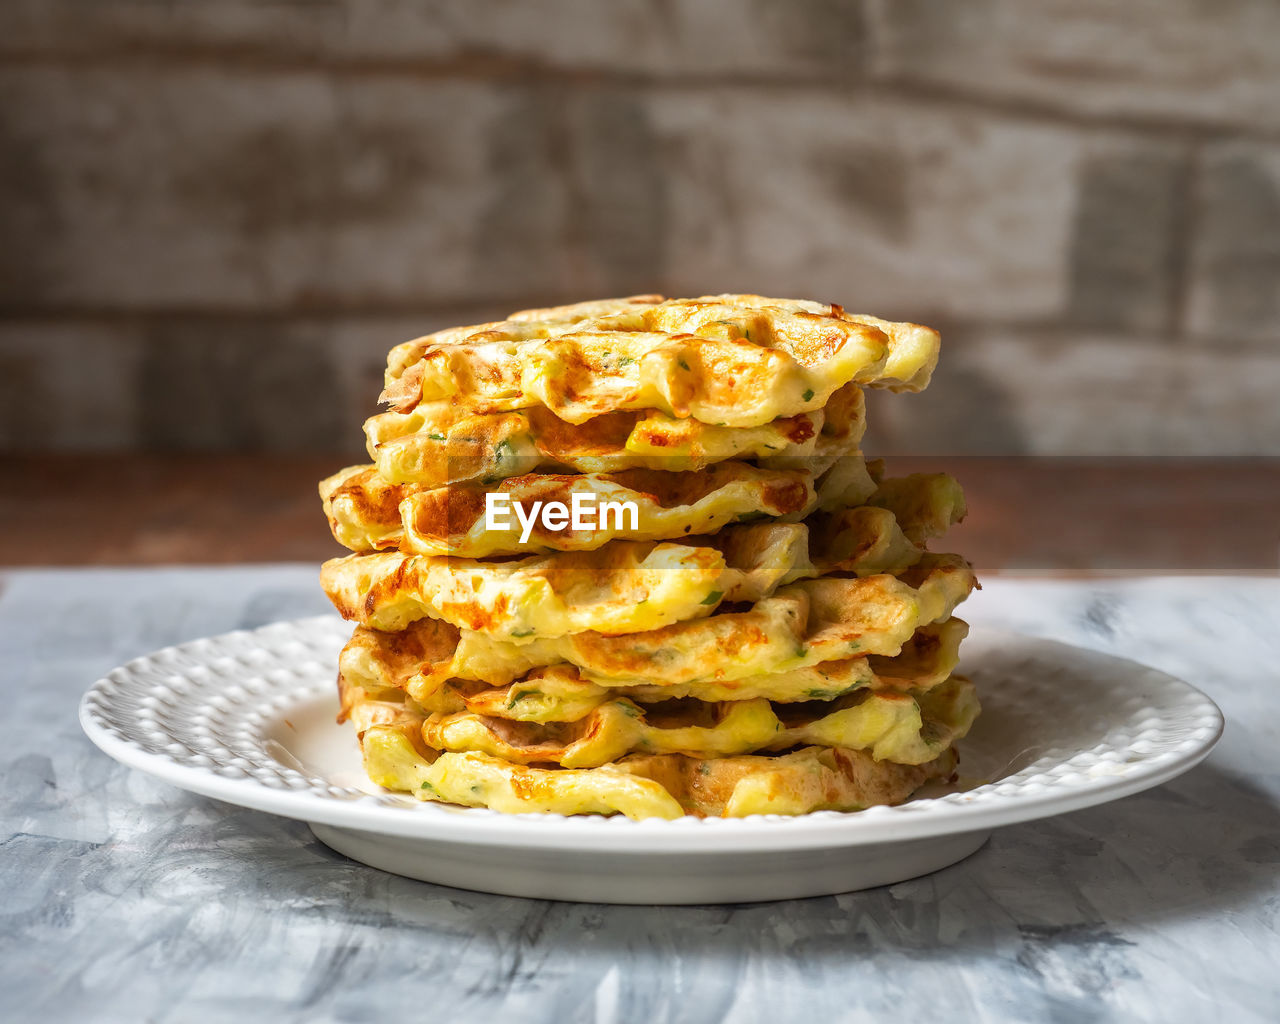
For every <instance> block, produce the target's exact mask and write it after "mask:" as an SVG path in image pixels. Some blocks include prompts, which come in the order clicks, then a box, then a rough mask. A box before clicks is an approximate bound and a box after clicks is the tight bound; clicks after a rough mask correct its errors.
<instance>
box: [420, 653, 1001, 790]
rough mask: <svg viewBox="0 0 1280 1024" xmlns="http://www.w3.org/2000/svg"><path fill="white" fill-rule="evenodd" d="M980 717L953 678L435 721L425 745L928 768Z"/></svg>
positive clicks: (535, 755) (533, 758) (583, 761)
mask: <svg viewBox="0 0 1280 1024" xmlns="http://www.w3.org/2000/svg"><path fill="white" fill-rule="evenodd" d="M977 714H978V701H977V697H976V696H975V695H974V690H973V684H972V683H970V682H969V681H968V680H967V679H963V678H962V677H960V676H955V677H953V678H952V679H950V680H948V681H947V682H945V683H943V684H941V685H939V686H936V687H934V688H932V689H931V690H929V691H928V692H927V693H924V694H919V695H912V694H907V693H899V692H897V691H888V692H874V691H871V690H860V691H857V692H856V693H853V694H850V695H849V696H847V697H842V698H840V699H839V700H835V701H809V702H805V703H796V704H779V705H778V706H777V707H776V708H775V707H774V705H772V704H770V702H769V701H767V700H763V699H755V700H739V701H729V702H725V703H708V702H705V701H699V700H694V699H686V700H668V701H662V702H659V703H657V704H649V705H641V704H637V703H636V702H634V701H632V700H631V699H629V698H626V697H614V698H612V699H610V700H607V701H605V702H603V703H601V704H598V705H597V706H596V707H594V708H593V709H592V710H591V711H589V712H588V713H587V714H586V715H584V716H583V717H582V718H579V719H577V720H576V721H572V722H521V721H513V720H512V719H510V718H496V717H490V716H487V715H482V714H478V713H476V712H474V711H471V710H467V711H460V712H455V713H452V714H433V715H430V716H429V717H428V718H427V719H426V721H425V722H424V723H423V726H422V736H423V740H424V741H425V742H426V744H427V746H429V747H432V748H434V749H436V750H452V751H458V752H466V751H474V752H477V753H482V754H491V755H493V756H494V757H500V758H502V759H503V760H505V761H511V762H513V763H515V764H557V765H560V766H562V767H564V768H598V767H600V766H601V765H605V764H608V763H609V762H611V761H617V760H619V759H620V758H622V757H625V756H626V755H627V754H632V753H653V754H688V755H689V756H691V757H702V758H710V757H731V756H734V755H737V754H753V753H759V752H762V751H774V752H776V751H782V750H787V749H789V748H792V747H798V746H811V745H812V746H822V747H845V748H848V749H850V750H867V751H870V752H871V755H872V756H873V757H874V758H875V759H876V760H877V761H893V762H895V763H898V764H924V763H925V762H927V761H932V760H933V759H934V758H936V757H937V756H938V755H939V754H940V753H942V751H943V750H945V749H946V748H947V747H948V746H950V745H951V743H953V742H954V741H955V740H957V739H959V738H961V737H963V736H964V735H965V733H967V732H968V731H969V726H971V725H972V724H973V720H974V718H975V717H977Z"/></svg>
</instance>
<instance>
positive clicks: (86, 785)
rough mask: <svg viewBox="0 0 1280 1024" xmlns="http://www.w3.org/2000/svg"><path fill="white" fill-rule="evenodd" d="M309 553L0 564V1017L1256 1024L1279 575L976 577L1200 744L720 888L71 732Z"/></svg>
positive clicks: (315, 592) (1264, 968) (311, 583)
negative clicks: (230, 777) (1143, 687)
mask: <svg viewBox="0 0 1280 1024" xmlns="http://www.w3.org/2000/svg"><path fill="white" fill-rule="evenodd" d="M315 575H316V574H315V568H314V567H312V566H273V567H253V568H235V569H172V570H136V571H135V570H120V571H115V570H111V571H108V570H99V571H54V570H50V571H29V572H12V573H7V574H5V575H3V576H2V577H0V586H2V587H3V591H2V592H0V653H2V654H3V664H4V667H5V669H4V686H5V694H4V699H5V706H6V713H5V715H4V718H3V720H2V723H0V730H3V744H4V745H3V762H4V767H3V789H2V790H0V843H3V859H0V871H2V872H3V877H2V879H0V892H3V903H0V922H2V923H0V1019H4V1020H13V1021H28V1020H32V1021H60V1020H71V1019H74V1020H77V1021H99V1020H102V1021H114V1020H120V1021H136V1020H148V1021H234V1022H245V1021H251V1020H259V1019H262V1020H271V1021H294V1020H297V1021H308V1022H310V1021H327V1020H373V1019H377V1020H380V1021H389V1020H417V1019H422V1018H424V1017H425V1018H428V1019H440V1020H447V1021H450V1022H452V1021H471V1020H484V1021H490V1022H501V1021H504V1020H511V1021H516V1020H518V1021H520V1022H521V1024H536V1022H541V1021H547V1022H556V1024H567V1022H573V1021H588V1020H590V1021H623V1022H631V1021H645V1022H648V1021H660V1020H668V1019H670V1020H688V1021H696V1022H711V1021H719V1020H729V1021H755V1020H760V1021H766V1020H767V1021H771V1022H785V1021H791V1020H805V1019H811V1020H822V1021H824V1022H825V1021H846V1020H848V1021H858V1020H894V1021H904V1022H905V1021H934V1020H939V1019H941V1020H946V1021H953V1020H1019V1021H1030V1020H1063V1021H1075V1020H1080V1021H1093V1020H1100V1019H1123V1020H1150V1021H1157V1022H1160V1024H1170V1022H1176V1021H1203V1020H1209V1019H1222V1020H1227V1021H1232V1022H1239V1021H1251V1020H1259V1021H1264V1020H1265V1021H1274V1020H1276V1019H1280V969H1278V968H1280V935H1278V932H1280V713H1278V712H1280V700H1278V693H1280V691H1278V687H1277V666H1278V665H1280V580H1275V579H1210V578H1195V579H1175V578H1166V579H1146V580H1115V581H1110V580H1093V581H1030V580H1015V579H1008V578H998V579H992V580H988V581H987V582H986V589H985V590H984V591H983V592H982V593H980V594H975V595H974V597H973V598H972V599H971V600H970V601H969V603H968V604H966V605H965V607H964V609H963V611H964V614H965V617H966V618H968V619H969V620H970V621H973V622H975V623H978V622H980V623H983V624H988V625H1000V626H1005V627H1009V628H1013V629H1017V630H1021V631H1023V632H1027V633H1033V634H1037V635H1042V636H1048V637H1053V638H1055V639H1059V640H1064V641H1067V642H1069V643H1074V644H1078V645H1081V646H1087V647H1092V648H1096V649H1099V650H1103V651H1108V652H1111V653H1116V654H1121V655H1125V656H1127V657H1130V658H1133V659H1135V660H1138V661H1142V662H1146V663H1148V664H1150V665H1153V666H1156V667H1157V668H1161V669H1164V670H1166V671H1168V672H1171V673H1173V674H1174V675H1178V676H1181V677H1182V678H1184V679H1187V680H1189V681H1190V682H1192V683H1194V684H1195V685H1197V686H1199V687H1200V688H1201V689H1203V690H1205V691H1206V692H1207V693H1208V694H1210V696H1212V697H1213V698H1214V699H1215V700H1216V701H1217V702H1218V703H1219V704H1220V705H1221V706H1222V708H1223V710H1224V711H1225V713H1226V716H1227V731H1226V735H1225V737H1224V739H1223V741H1222V743H1221V745H1220V746H1219V747H1218V749H1217V750H1216V751H1215V753H1214V754H1213V755H1212V756H1211V757H1210V758H1209V760H1208V761H1207V762H1206V763H1205V764H1203V765H1201V766H1200V767H1199V768H1197V769H1195V770H1194V771H1192V772H1191V773H1190V774H1188V775H1186V776H1183V777H1182V778H1180V779H1178V780H1176V781H1174V782H1172V783H1170V784H1168V785H1166V786H1162V787H1160V788H1158V789H1155V790H1152V791H1150V792H1147V793H1144V794H1141V795H1138V796H1134V797H1130V798H1128V799H1126V800H1121V801H1118V802H1115V803H1113V804H1110V805H1107V806H1103V807H1098V808H1094V809H1091V810H1086V811H1079V812H1076V813H1074V814H1069V815H1065V816H1062V817H1059V818H1055V819H1050V820H1047V821H1041V822H1035V823H1031V824H1027V825H1019V826H1014V827H1010V828H1006V829H1002V830H999V831H997V832H996V833H995V835H994V836H993V837H992V839H991V840H990V842H989V843H988V844H987V845H986V846H985V847H984V848H983V849H982V850H980V851H979V852H978V853H977V854H976V855H974V856H973V857H972V858H970V859H969V860H967V861H964V862H962V863H960V864H958V865H956V866H954V867H951V868H948V869H946V870H944V871H941V872H939V873H937V874H935V875H931V876H929V877H926V878H921V879H917V880H914V881H910V882H904V883H901V884H899V885H894V886H890V887H887V888H883V889H877V890H870V891H867V892H861V893H852V894H848V895H844V896H834V897H825V898H820V899H812V900H797V901H792V902H784V903H761V904H751V905H742V906H734V907H715V906H708V907H684V908H681V907H664V908H649V907H602V906H593V905H585V904H567V903H546V902H537V901H526V900H518V899H512V898H508V897H499V896H489V895H484V894H480V893H472V892H464V891H460V890H453V889H446V888H442V887H437V886H432V885H428V884H425V883H421V882H414V881H409V880H407V879H402V878H398V877H395V876H392V875H387V874H383V873H381V872H378V871H375V870H372V869H370V868H366V867H364V866H362V865H359V864H355V863H352V862H349V861H347V860H345V859H343V858H341V857H339V856H338V855H336V854H334V853H332V852H330V851H329V850H327V849H326V848H325V847H323V846H322V845H320V844H319V843H318V842H317V841H316V840H315V839H314V838H313V837H312V836H311V833H310V832H309V831H308V829H307V827H306V825H304V824H302V823H299V822H295V821H288V820H285V819H281V818H275V817H271V816H270V815H266V814H261V813H258V812H255V811H248V810H242V809H240V808H237V807H232V806H229V805H226V804H221V803H217V802H215V801H212V800H207V799H204V798H201V797H197V796H192V795H189V794H187V793H184V792H182V791H180V790H177V789H174V788H172V787H170V786H167V785H164V784H162V783H159V782H156V781H153V780H152V779H150V778H149V777H147V776H145V775H143V774H141V773H139V772H135V771H130V770H128V769H125V768H123V767H121V766H119V765H117V764H115V763H114V762H113V761H111V760H110V759H109V758H107V757H106V755H104V754H102V753H100V752H99V751H98V750H97V749H96V748H94V747H93V746H92V745H91V744H90V743H89V741H88V740H87V739H85V738H84V737H83V735H82V734H81V733H80V730H79V727H78V725H77V723H76V702H77V701H78V699H79V697H80V695H81V693H82V692H83V691H84V690H85V689H86V688H87V687H88V685H89V684H90V683H91V682H92V681H93V680H94V679H96V678H97V677H98V676H99V675H101V674H103V673H105V672H106V671H107V670H109V669H110V668H112V667H113V666H114V665H116V664H119V663H120V662H123V661H126V660H128V659H129V658H131V657H134V656H136V655H140V654H144V653H146V652H147V651H150V650H153V649H154V648H157V647H161V646H164V645H167V644H171V643H176V642H179V641H182V640H187V639H192V638H194V637H198V636H202V635H206V634H210V633H218V632H223V631H225V630H229V629H234V628H240V627H252V626H257V625H260V624H263V623H266V622H269V621H271V620H274V619H281V618H292V617H295V616H299V615H309V614H314V613H317V612H321V611H325V610H327V605H326V603H325V601H324V598H323V597H322V596H321V594H320V592H319V589H318V587H317V585H316V583H315Z"/></svg>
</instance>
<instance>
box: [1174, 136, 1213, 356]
mask: <svg viewBox="0 0 1280 1024" xmlns="http://www.w3.org/2000/svg"><path fill="white" fill-rule="evenodd" d="M1204 148H1205V147H1204V145H1203V144H1202V143H1192V145H1191V146H1190V148H1189V150H1188V153H1187V170H1186V174H1185V176H1184V177H1185V180H1184V182H1183V194H1182V206H1181V209H1182V216H1181V219H1180V221H1179V224H1178V229H1179V233H1178V236H1177V238H1176V239H1175V243H1176V246H1177V249H1176V256H1177V259H1178V262H1177V264H1176V265H1175V267H1174V273H1173V275H1172V276H1173V281H1172V289H1173V290H1172V294H1171V296H1170V309H1169V315H1170V326H1171V327H1172V328H1173V338H1174V339H1176V341H1177V342H1178V343H1180V346H1181V347H1187V346H1189V345H1190V344H1192V343H1193V342H1194V340H1195V335H1194V334H1193V333H1192V331H1191V293H1192V287H1193V285H1194V284H1195V246H1196V240H1197V238H1198V236H1199V233H1200V230H1201V227H1202V225H1203V224H1204V206H1203V204H1204Z"/></svg>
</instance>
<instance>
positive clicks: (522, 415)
mask: <svg viewBox="0 0 1280 1024" xmlns="http://www.w3.org/2000/svg"><path fill="white" fill-rule="evenodd" d="M364 426H365V438H366V441H367V445H368V450H369V457H370V458H371V459H373V461H374V465H375V467H376V468H377V470H378V473H379V475H380V476H381V477H382V478H383V479H385V480H386V481H388V482H389V483H430V484H433V485H436V486H439V485H443V484H457V483H468V482H479V483H493V482H496V481H498V480H502V479H505V478H506V477H510V476H519V475H521V474H524V473H532V472H534V471H535V470H544V471H549V472H565V471H569V470H572V471H574V472H578V473H616V472H620V471H622V470H626V469H660V470H666V471H668V472H688V471H693V470H699V469H704V468H705V467H707V466H710V465H712V464H714V463H716V462H723V461H725V460H727V459H738V460H752V459H768V458H774V457H779V456H781V457H806V458H807V457H811V456H815V455H816V456H819V457H824V456H831V455H847V454H853V453H856V452H857V450H858V443H859V442H860V441H861V439H862V435H863V431H864V428H865V421H864V418H863V401H862V392H861V390H860V389H859V388H857V387H855V386H853V385H847V386H846V387H844V388H841V389H840V390H839V391H837V392H836V393H835V394H833V395H832V396H831V400H830V401H829V402H828V403H827V405H826V406H825V407H824V408H822V409H819V410H817V411H816V412H810V413H801V414H799V415H797V416H788V417H784V418H782V419H777V420H772V421H771V422H769V423H765V424H762V425H761V426H757V427H725V426H713V425H711V424H709V423H703V422H701V421H700V420H695V419H691V418H686V419H677V418H675V417H673V416H669V415H667V414H666V413H662V412H656V411H653V410H649V411H640V412H615V413H606V414H604V415H602V416H597V417H595V418H594V419H591V420H588V421H587V422H586V423H581V424H574V423H566V422H565V421H564V420H562V419H560V417H559V416H557V415H556V414H555V413H553V412H550V411H549V410H547V409H544V408H540V407H535V408H531V409H520V410H517V411H514V412H490V413H477V412H472V411H471V410H468V409H467V408H466V407H464V406H461V405H459V404H457V403H456V402H453V401H436V402H424V403H421V404H419V405H418V406H416V407H415V408H414V409H412V410H410V411H409V412H385V413H381V414H379V415H377V416H373V417H371V418H370V419H368V420H367V421H366V422H365V425H364Z"/></svg>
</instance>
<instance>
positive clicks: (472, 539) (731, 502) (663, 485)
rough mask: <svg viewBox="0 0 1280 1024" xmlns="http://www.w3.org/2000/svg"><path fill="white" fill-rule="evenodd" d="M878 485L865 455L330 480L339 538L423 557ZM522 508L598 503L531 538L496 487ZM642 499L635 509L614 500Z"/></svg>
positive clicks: (526, 547) (668, 535) (693, 524)
mask: <svg viewBox="0 0 1280 1024" xmlns="http://www.w3.org/2000/svg"><path fill="white" fill-rule="evenodd" d="M875 489H876V485H875V482H874V481H873V480H872V479H871V477H870V475H869V474H868V473H867V469H866V463H865V462H864V460H863V459H862V458H861V457H860V456H851V457H848V458H840V459H836V460H821V461H816V462H815V464H814V465H813V466H812V468H811V469H804V468H795V467H793V468H762V467H758V466H752V465H749V464H748V463H745V462H721V463H717V464H716V465H714V466H711V467H710V468H708V469H705V470H702V471H700V472H696V473H668V472H663V471H660V470H645V469H632V470H625V471H623V472H621V473H590V474H580V475H565V474H537V473H533V474H526V475H524V476H516V477H509V478H507V479H504V480H502V481H501V482H500V483H499V484H497V485H496V486H494V487H486V486H484V485H481V484H474V483H469V484H457V485H452V486H446V487H427V486H425V485H420V484H391V483H388V482H387V481H386V480H385V479H383V478H382V477H381V476H380V475H379V474H378V473H377V471H376V470H375V469H374V468H373V467H371V466H352V467H349V468H347V469H344V470H342V471H340V472H338V473H336V474H334V475H333V476H331V477H328V478H327V479H325V480H323V481H321V484H320V494H321V497H322V499H323V501H324V509H325V514H326V515H327V516H328V519H329V525H330V528H331V529H332V531H333V535H334V538H335V539H336V540H337V541H338V543H340V544H342V545H343V546H344V547H347V548H350V549H351V550H352V551H380V550H388V549H399V550H402V551H405V552H407V553H411V554H420V555H458V556H462V557H467V558H484V557H487V556H491V555H514V554H523V553H528V552H533V551H551V550H555V551H574V550H579V551H587V550H594V549H595V548H599V547H602V546H604V545H605V544H607V543H609V541H611V540H670V539H672V538H684V537H687V536H690V535H700V534H707V533H714V532H715V531H717V530H719V529H720V528H721V527H724V526H728V525H729V524H731V523H734V522H739V521H742V520H748V519H755V518H760V517H766V516H767V517H776V518H790V519H801V518H803V517H805V516H807V515H809V514H810V513H811V512H813V511H814V510H817V509H823V508H840V507H843V506H847V505H856V504H860V503H861V502H862V501H864V500H866V498H868V497H869V496H870V495H871V494H872V493H874V491H875ZM491 492H492V493H495V494H498V495H501V496H503V498H504V499H506V501H507V502H508V503H510V507H511V508H512V509H514V506H515V504H517V503H518V504H519V505H520V506H522V507H523V508H524V509H525V510H527V511H528V510H532V509H534V508H536V507H538V505H537V503H541V506H542V507H545V506H546V505H547V504H548V503H550V502H559V503H561V504H563V505H565V506H566V507H569V506H570V505H571V503H572V502H573V501H574V500H575V497H574V496H575V495H578V496H580V498H581V499H583V500H590V501H591V502H592V509H593V515H592V520H591V524H592V525H591V527H590V528H587V529H574V528H572V524H570V527H571V528H568V529H564V530H551V529H549V528H548V527H547V525H546V524H545V523H544V522H543V521H542V520H541V519H539V520H537V521H535V523H534V524H533V527H532V529H531V531H529V532H528V534H527V536H524V534H525V533H526V530H525V528H524V527H523V525H522V524H521V522H520V520H519V518H518V516H517V515H516V514H515V513H514V511H511V512H510V513H509V514H508V515H507V516H506V523H505V525H504V526H503V527H502V528H498V529H493V528H489V527H487V525H486V517H485V510H486V495H488V494H489V493H491ZM606 502H608V503H611V504H612V505H614V506H625V505H628V504H630V505H632V506H634V507H635V509H636V515H635V518H634V520H633V519H632V518H631V517H630V515H629V514H628V515H623V514H620V513H619V514H614V513H612V512H610V513H609V514H606V513H605V510H604V504H605V503H606Z"/></svg>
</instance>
